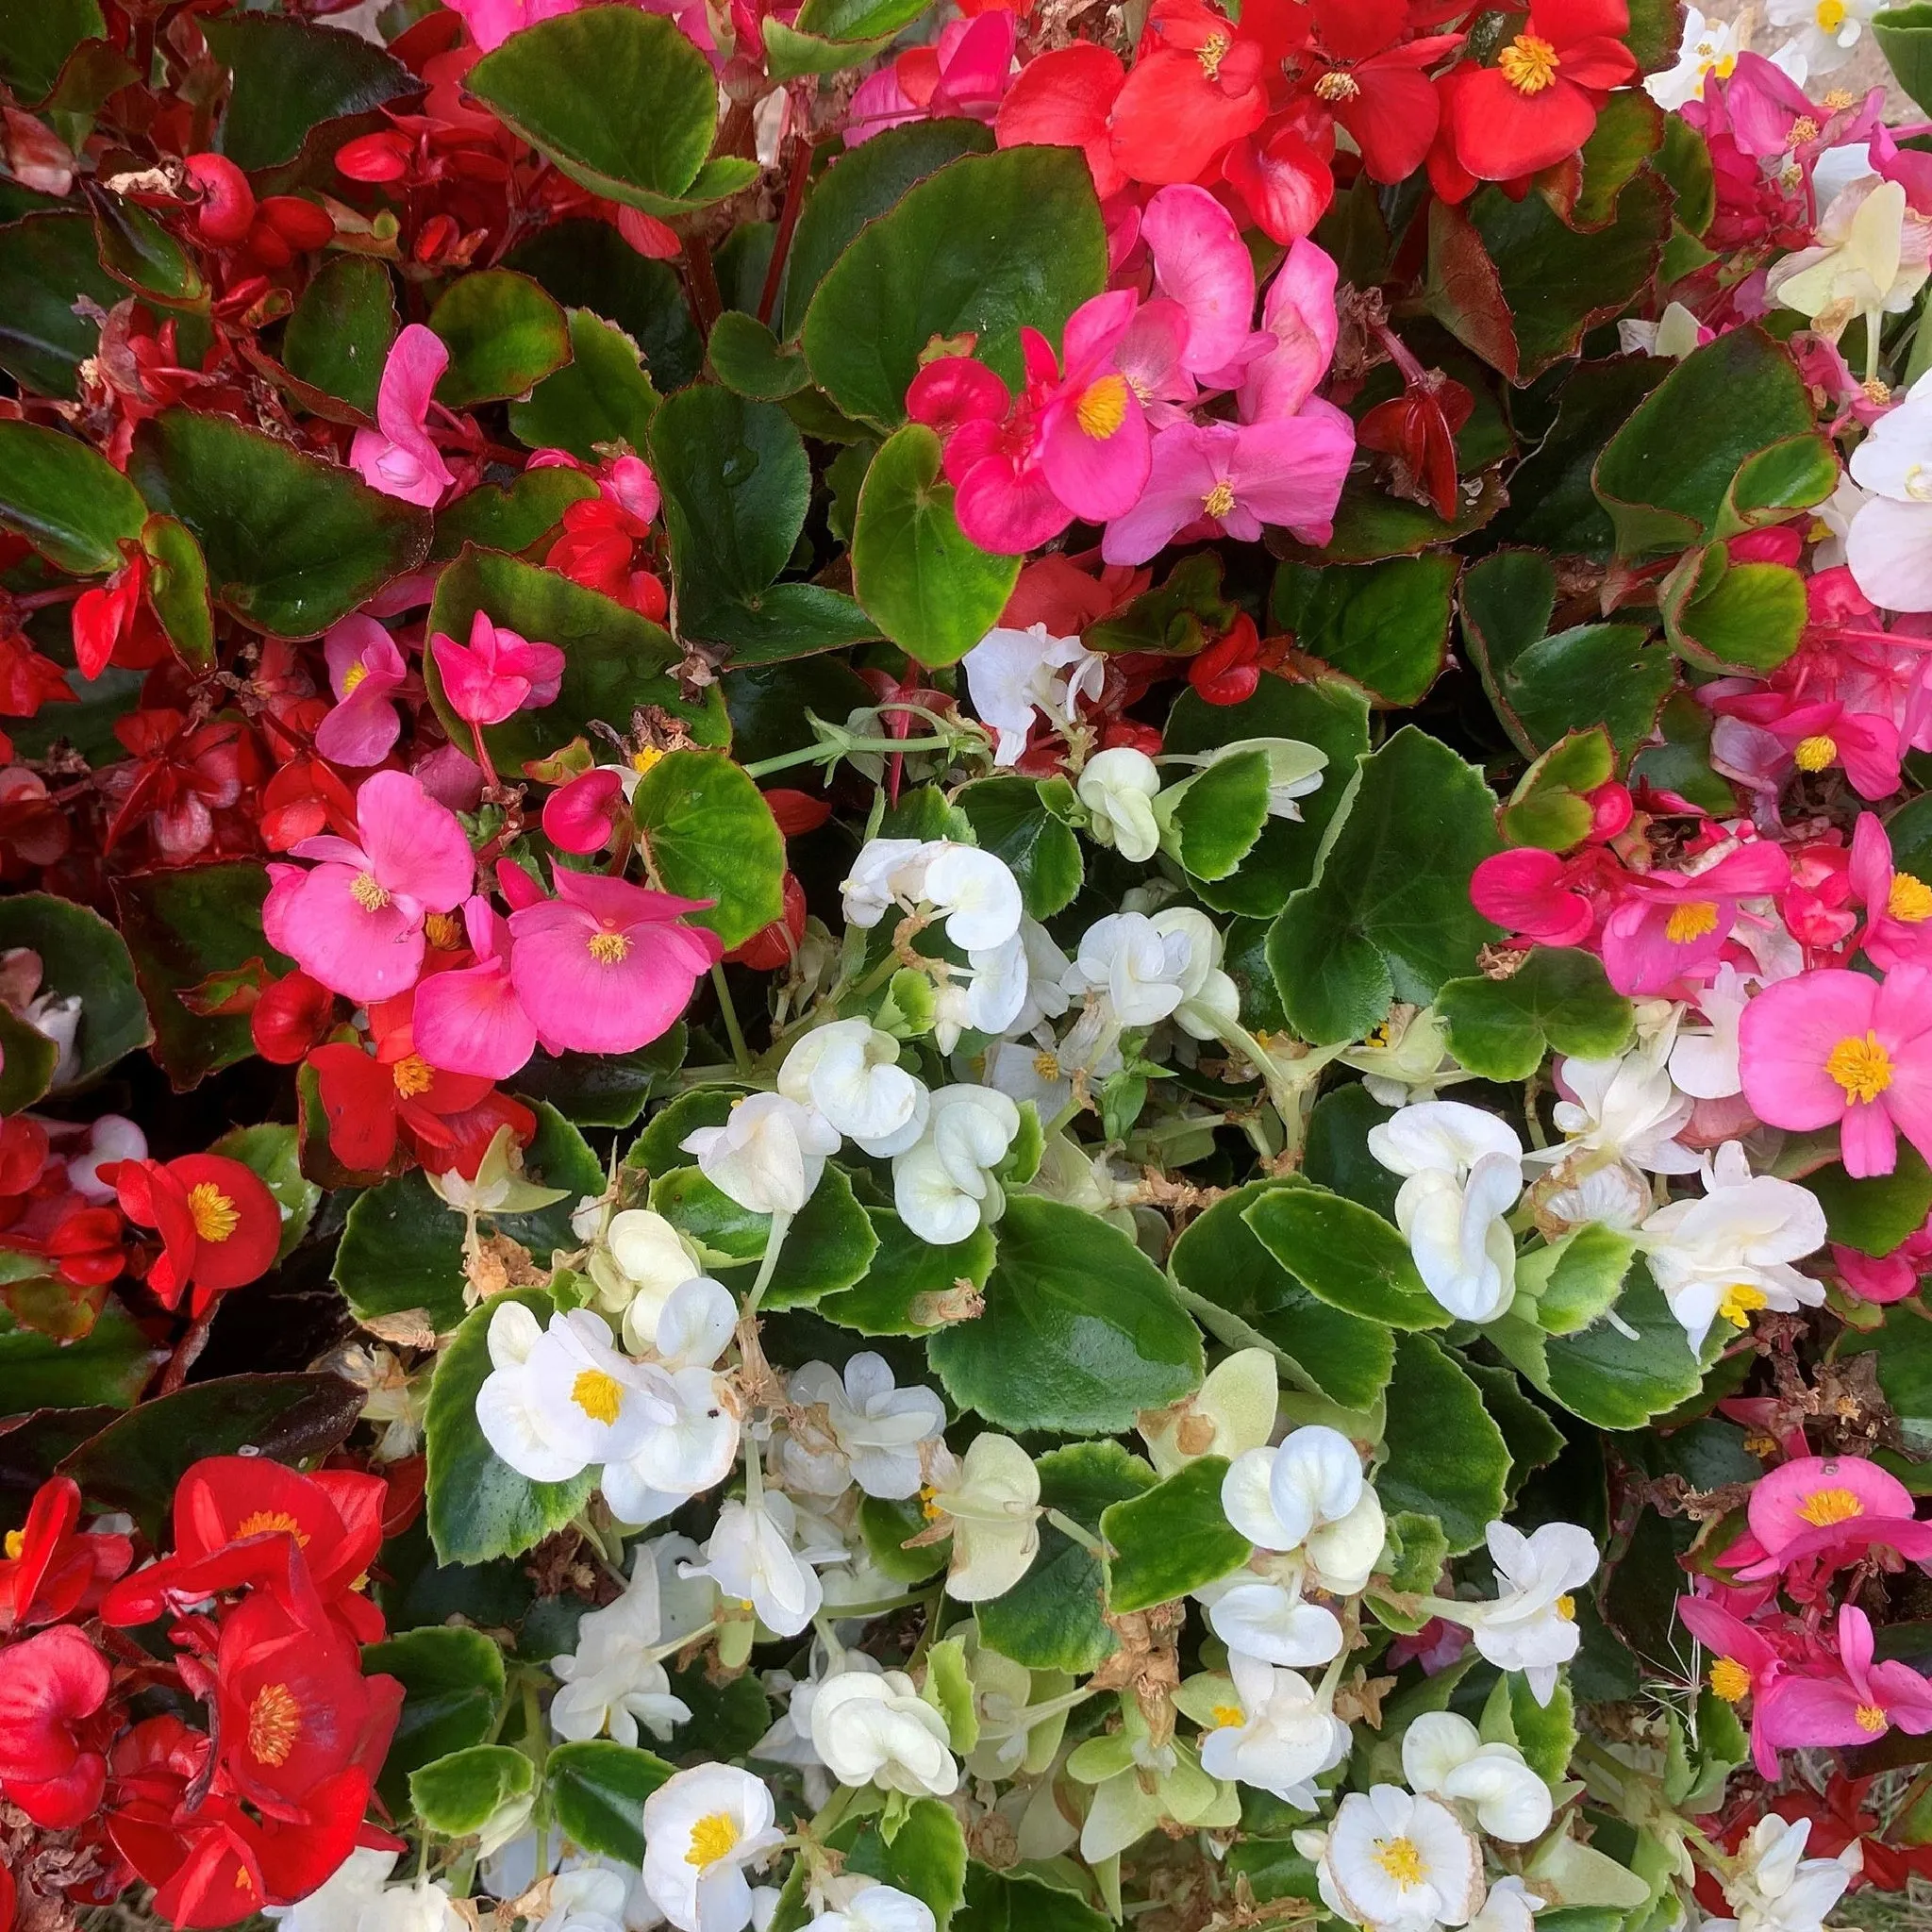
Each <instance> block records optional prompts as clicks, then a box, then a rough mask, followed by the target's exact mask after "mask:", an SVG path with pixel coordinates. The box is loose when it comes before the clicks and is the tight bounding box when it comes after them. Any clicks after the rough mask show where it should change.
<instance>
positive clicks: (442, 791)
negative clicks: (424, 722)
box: [409, 744, 483, 811]
mask: <svg viewBox="0 0 1932 1932" xmlns="http://www.w3.org/2000/svg"><path fill="white" fill-rule="evenodd" d="M409 770H410V771H411V772H413V773H414V774H416V776H417V777H418V778H420V779H422V781H423V789H424V791H426V792H428V794H429V795H430V797H431V798H433V799H435V800H436V802H437V804H439V805H446V806H448V807H449V808H450V810H452V811H475V809H476V808H477V807H478V806H479V805H481V804H482V803H483V767H482V766H481V765H479V764H478V763H477V762H476V760H475V758H472V757H471V756H470V754H469V753H468V752H466V751H464V750H463V749H462V747H461V746H460V745H455V744H439V745H438V746H437V747H436V749H435V750H434V751H431V752H425V753H424V755H423V756H422V757H421V758H418V759H417V760H416V762H415V763H414V764H413V765H411V766H410V767H409Z"/></svg>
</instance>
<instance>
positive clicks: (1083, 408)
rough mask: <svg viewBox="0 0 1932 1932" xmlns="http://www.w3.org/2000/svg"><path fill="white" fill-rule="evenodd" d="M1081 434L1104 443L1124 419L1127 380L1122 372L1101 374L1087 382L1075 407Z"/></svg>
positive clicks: (1076, 419) (1075, 415) (1075, 417)
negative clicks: (1096, 379) (1120, 373)
mask: <svg viewBox="0 0 1932 1932" xmlns="http://www.w3.org/2000/svg"><path fill="white" fill-rule="evenodd" d="M1126 420H1127V382H1126V377H1125V376H1123V375H1103V376H1101V377H1100V378H1099V380H1098V381H1096V382H1091V383H1089V384H1088V386H1087V393H1086V394H1085V395H1083V396H1082V397H1081V398H1080V400H1079V403H1078V404H1077V405H1076V406H1075V408H1074V422H1076V423H1077V424H1079V425H1080V433H1081V435H1083V436H1091V438H1092V439H1093V441H1095V442H1105V441H1107V439H1108V437H1109V436H1111V435H1113V434H1114V432H1115V431H1116V430H1118V429H1119V428H1120V426H1121V425H1122V424H1123V423H1124V422H1125V421H1126Z"/></svg>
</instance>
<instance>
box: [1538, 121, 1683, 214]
mask: <svg viewBox="0 0 1932 1932" xmlns="http://www.w3.org/2000/svg"><path fill="white" fill-rule="evenodd" d="M1669 119H1670V117H1669V116H1667V115H1666V114H1665V112H1664V110H1663V109H1662V108H1659V107H1658V106H1657V103H1656V102H1655V101H1654V100H1652V99H1651V98H1650V96H1649V95H1648V94H1647V93H1645V92H1643V90H1642V89H1641V88H1635V87H1631V88H1620V89H1619V90H1618V91H1617V92H1615V93H1613V94H1612V95H1611V96H1610V97H1609V99H1608V100H1607V101H1606V102H1605V103H1604V104H1603V107H1602V108H1601V109H1600V110H1599V111H1598V114H1597V117H1596V126H1595V127H1594V128H1593V129H1592V130H1591V137H1590V139H1589V140H1588V141H1587V142H1584V143H1583V147H1582V150H1581V155H1580V160H1581V164H1582V165H1581V169H1580V175H1581V181H1580V185H1579V187H1578V191H1577V194H1576V199H1575V201H1574V204H1573V205H1572V206H1571V207H1570V208H1568V209H1567V210H1566V211H1564V212H1565V216H1566V219H1567V221H1568V224H1569V225H1570V226H1571V227H1573V228H1574V229H1577V230H1579V231H1580V232H1583V233H1586V234H1589V233H1593V232H1595V231H1596V230H1597V229H1599V228H1607V227H1608V226H1609V225H1611V223H1612V222H1614V221H1615V220H1616V218H1617V215H1618V212H1619V205H1620V203H1621V201H1622V198H1623V193H1624V188H1625V187H1626V186H1627V185H1628V184H1629V182H1630V181H1631V180H1632V179H1633V178H1634V177H1635V175H1637V173H1638V171H1639V169H1641V167H1642V166H1643V164H1644V162H1645V161H1647V160H1648V159H1649V158H1651V156H1652V155H1654V154H1656V153H1657V150H1658V149H1659V148H1660V147H1662V146H1663V144H1664V128H1665V126H1666V125H1667V124H1668V121H1669ZM1659 172H1660V173H1662V174H1663V175H1664V178H1665V179H1667V180H1668V173H1667V171H1662V170H1660V171H1659ZM1672 185H1673V187H1674V184H1672ZM1672 212H1673V213H1674V212H1675V208H1674V207H1673V209H1672Z"/></svg>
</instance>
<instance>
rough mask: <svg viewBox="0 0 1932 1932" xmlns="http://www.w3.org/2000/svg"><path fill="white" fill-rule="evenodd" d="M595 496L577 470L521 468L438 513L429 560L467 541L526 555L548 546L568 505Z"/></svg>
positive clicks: (450, 554) (591, 482)
mask: <svg viewBox="0 0 1932 1932" xmlns="http://www.w3.org/2000/svg"><path fill="white" fill-rule="evenodd" d="M570 374H571V372H570V371H569V370H568V369H562V370H558V374H557V375H555V376H552V377H551V378H550V379H551V381H553V382H555V381H558V379H560V378H562V377H566V376H568V375H570ZM596 494H597V482H596V478H595V477H593V476H591V475H586V474H585V472H583V471H582V470H566V469H562V468H558V469H545V470H525V472H524V473H523V475H520V476H518V477H516V478H515V479H514V480H513V481H512V482H511V483H510V484H509V485H508V487H507V488H499V487H498V486H497V485H496V484H494V483H479V484H478V485H477V486H476V488H475V490H469V491H464V492H463V494H462V495H461V496H459V497H458V498H457V500H456V501H455V502H454V503H453V504H451V505H450V506H449V507H448V508H446V509H442V510H439V511H438V512H437V516H436V536H435V539H434V541H432V542H431V543H430V546H429V560H430V561H431V562H432V563H447V562H449V560H450V559H451V558H454V557H457V556H459V555H460V554H461V552H462V548H463V545H464V544H466V543H469V544H473V545H475V548H477V549H478V550H501V551H504V552H506V553H507V554H508V555H509V556H512V557H515V556H519V555H522V556H525V557H528V556H529V555H530V554H531V553H532V552H534V551H535V550H536V548H537V546H538V545H539V544H543V545H544V547H545V548H546V549H547V548H548V545H547V543H545V541H544V540H545V539H546V538H548V537H549V536H550V535H551V533H552V532H553V531H554V530H555V529H556V528H557V526H558V524H560V523H561V522H562V521H563V513H564V511H565V510H566V509H568V508H570V506H571V505H572V504H574V503H584V502H588V501H589V499H590V498H591V497H593V496H595V495H596Z"/></svg>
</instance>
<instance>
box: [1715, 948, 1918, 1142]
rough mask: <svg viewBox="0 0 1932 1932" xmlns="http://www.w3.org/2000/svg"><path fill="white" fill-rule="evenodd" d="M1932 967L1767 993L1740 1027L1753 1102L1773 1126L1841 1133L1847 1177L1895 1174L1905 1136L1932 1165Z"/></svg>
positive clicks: (1783, 986) (1841, 977) (1795, 983)
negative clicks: (1900, 1142)
mask: <svg viewBox="0 0 1932 1932" xmlns="http://www.w3.org/2000/svg"><path fill="white" fill-rule="evenodd" d="M1928 994H1932V968H1927V967H1924V966H1900V967H1898V968H1896V969H1894V970H1893V971H1892V972H1891V973H1890V974H1888V975H1887V976H1886V978H1885V979H1884V980H1883V981H1882V982H1881V981H1878V980H1874V979H1868V978H1867V977H1866V976H1865V975H1864V974H1862V973H1847V972H1844V971H1842V970H1840V969H1838V968H1827V969H1825V970H1824V971H1822V972H1817V973H1802V974H1798V975H1797V976H1796V977H1795V978H1791V979H1781V980H1779V981H1778V982H1777V983H1776V984H1775V985H1774V986H1768V987H1766V988H1765V989H1764V991H1762V992H1760V993H1759V994H1758V995H1757V998H1755V999H1754V1000H1752V1001H1751V1003H1750V1004H1749V1005H1748V1006H1747V1007H1746V1008H1744V1016H1743V1019H1742V1020H1741V1021H1740V1023H1739V1028H1738V1043H1739V1049H1740V1072H1741V1073H1742V1075H1743V1080H1744V1097H1745V1098H1746V1099H1747V1100H1748V1101H1749V1102H1750V1103H1751V1110H1752V1111H1753V1112H1754V1113H1755V1114H1756V1115H1757V1118H1758V1119H1759V1120H1761V1121H1763V1122H1765V1123H1766V1124H1768V1125H1771V1126H1774V1127H1789V1128H1790V1129H1792V1130H1794V1131H1796V1132H1801V1133H1802V1132H1807V1131H1808V1130H1810V1129H1813V1128H1817V1127H1828V1126H1830V1125H1831V1124H1833V1123H1834V1122H1836V1123H1837V1124H1838V1127H1839V1139H1840V1150H1841V1153H1842V1156H1843V1159H1844V1164H1845V1171H1846V1173H1848V1174H1852V1175H1853V1176H1855V1177H1857V1178H1859V1179H1863V1178H1865V1177H1866V1176H1868V1175H1871V1174H1890V1172H1891V1171H1892V1169H1893V1167H1894V1166H1896V1165H1897V1161H1898V1135H1899V1134H1900V1133H1901V1132H1902V1133H1904V1135H1905V1137H1906V1139H1907V1140H1908V1141H1910V1142H1911V1143H1912V1145H1913V1146H1914V1147H1916V1148H1917V1149H1918V1150H1919V1152H1920V1153H1921V1154H1924V1155H1925V1156H1926V1157H1927V1158H1932V999H1928Z"/></svg>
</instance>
